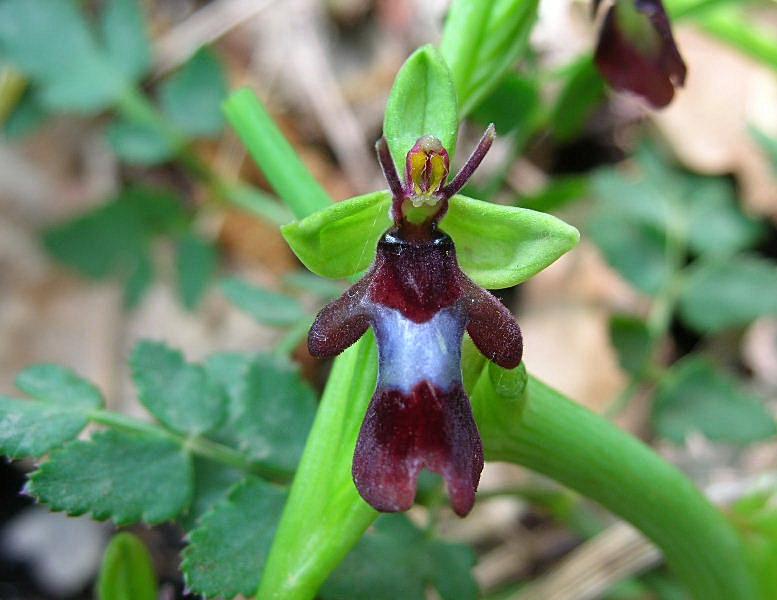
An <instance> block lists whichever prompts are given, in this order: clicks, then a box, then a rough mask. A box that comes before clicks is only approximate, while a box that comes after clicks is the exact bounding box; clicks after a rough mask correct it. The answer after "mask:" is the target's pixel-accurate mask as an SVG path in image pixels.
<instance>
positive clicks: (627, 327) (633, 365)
mask: <svg viewBox="0 0 777 600" xmlns="http://www.w3.org/2000/svg"><path fill="white" fill-rule="evenodd" d="M610 341H611V342H612V345H613V347H614V348H615V351H616V352H617V353H618V362H619V363H620V366H621V368H622V369H623V370H624V371H626V372H627V373H629V374H630V375H632V376H637V375H639V374H640V373H641V372H642V369H644V367H645V365H646V364H647V362H648V360H649V359H650V354H651V352H652V341H651V337H650V331H649V330H648V327H647V324H646V323H645V321H643V320H642V319H640V318H639V317H634V316H631V315H613V316H612V317H610Z"/></svg>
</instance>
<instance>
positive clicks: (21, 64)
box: [0, 0, 123, 112]
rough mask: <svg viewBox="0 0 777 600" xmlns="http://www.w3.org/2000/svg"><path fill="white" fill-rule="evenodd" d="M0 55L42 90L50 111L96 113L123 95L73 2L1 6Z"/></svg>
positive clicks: (12, 0)
mask: <svg viewBox="0 0 777 600" xmlns="http://www.w3.org/2000/svg"><path fill="white" fill-rule="evenodd" d="M0 54H2V55H3V57H4V58H5V59H7V60H8V61H9V62H11V63H12V64H13V65H14V66H16V67H17V68H18V69H19V70H20V71H22V72H23V73H24V74H25V75H26V76H27V77H28V78H29V79H31V80H32V81H34V82H35V83H36V84H37V85H38V86H40V89H41V94H40V98H41V100H42V102H43V104H44V105H45V106H46V108H48V109H51V110H75V111H81V112H94V111H98V110H100V109H103V108H105V107H106V106H108V105H109V104H111V103H112V102H114V101H115V100H116V98H117V97H118V96H119V94H120V93H121V92H122V88H123V81H122V78H121V77H120V76H118V74H117V72H116V71H115V70H114V68H113V67H112V66H111V64H110V62H109V61H108V60H107V58H106V56H105V55H104V54H103V52H102V51H101V50H100V49H99V48H98V47H97V45H96V44H95V41H94V38H93V37H92V35H91V32H90V31H89V26H88V24H87V23H86V21H85V19H84V18H83V16H82V15H81V14H80V12H79V11H78V9H77V8H76V3H75V2H72V1H71V0H6V1H5V2H3V3H2V4H0Z"/></svg>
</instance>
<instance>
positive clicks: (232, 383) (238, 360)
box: [205, 352, 255, 420]
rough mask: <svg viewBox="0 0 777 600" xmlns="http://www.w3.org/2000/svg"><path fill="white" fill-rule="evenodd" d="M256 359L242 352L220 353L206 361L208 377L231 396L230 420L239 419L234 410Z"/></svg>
mask: <svg viewBox="0 0 777 600" xmlns="http://www.w3.org/2000/svg"><path fill="white" fill-rule="evenodd" d="M254 358H255V355H252V354H242V353H240V352H219V353H217V354H213V355H211V356H209V357H208V359H207V360H206V361H205V370H206V371H207V372H208V377H209V378H210V379H211V380H212V381H215V382H217V383H219V384H220V385H221V387H222V388H223V389H224V391H225V392H226V394H227V396H229V405H230V408H229V410H228V411H227V412H228V413H229V415H230V417H229V420H232V419H234V418H236V417H237V415H238V412H237V409H236V408H234V407H235V406H236V405H237V403H238V399H239V398H240V396H241V394H242V393H243V390H244V389H245V386H246V375H247V374H248V369H249V368H250V367H251V362H252V361H253V359H254Z"/></svg>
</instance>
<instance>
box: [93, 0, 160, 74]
mask: <svg viewBox="0 0 777 600" xmlns="http://www.w3.org/2000/svg"><path fill="white" fill-rule="evenodd" d="M140 5H141V2H139V1H138V0H109V2H108V3H107V5H106V6H105V8H104V9H103V13H102V15H101V19H100V29H101V34H102V42H103V46H104V47H105V52H106V54H107V57H108V60H110V61H111V64H112V65H113V66H114V68H116V69H118V70H119V71H121V73H122V74H123V75H124V76H125V77H126V78H127V80H129V81H137V80H138V79H141V78H142V77H143V76H144V75H145V74H146V73H148V71H149V69H150V67H151V41H150V40H149V38H148V33H147V31H146V23H145V19H144V16H143V12H142V10H141V6H140Z"/></svg>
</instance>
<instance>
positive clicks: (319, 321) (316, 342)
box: [308, 277, 370, 358]
mask: <svg viewBox="0 0 777 600" xmlns="http://www.w3.org/2000/svg"><path fill="white" fill-rule="evenodd" d="M369 282H370V281H369V279H368V277H365V278H364V279H362V280H361V281H359V283H357V284H356V285H354V286H352V287H351V288H350V289H348V290H347V291H346V292H345V293H344V294H343V295H342V296H340V297H339V298H338V299H337V300H334V301H332V302H330V303H329V304H327V305H326V306H325V307H324V308H323V309H321V312H319V313H318V315H317V316H316V320H315V321H314V322H313V326H312V327H311V328H310V331H309V332H308V350H309V351H310V354H312V355H313V356H317V357H319V358H326V357H329V356H335V355H337V354H340V353H341V352H342V351H343V350H345V349H346V348H348V347H349V346H350V345H352V344H354V343H356V341H357V340H358V339H359V338H360V337H361V336H362V335H364V332H365V331H367V328H368V327H369V325H370V322H369V318H368V316H367V307H366V306H365V304H364V300H365V293H366V290H367V289H368V287H369Z"/></svg>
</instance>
